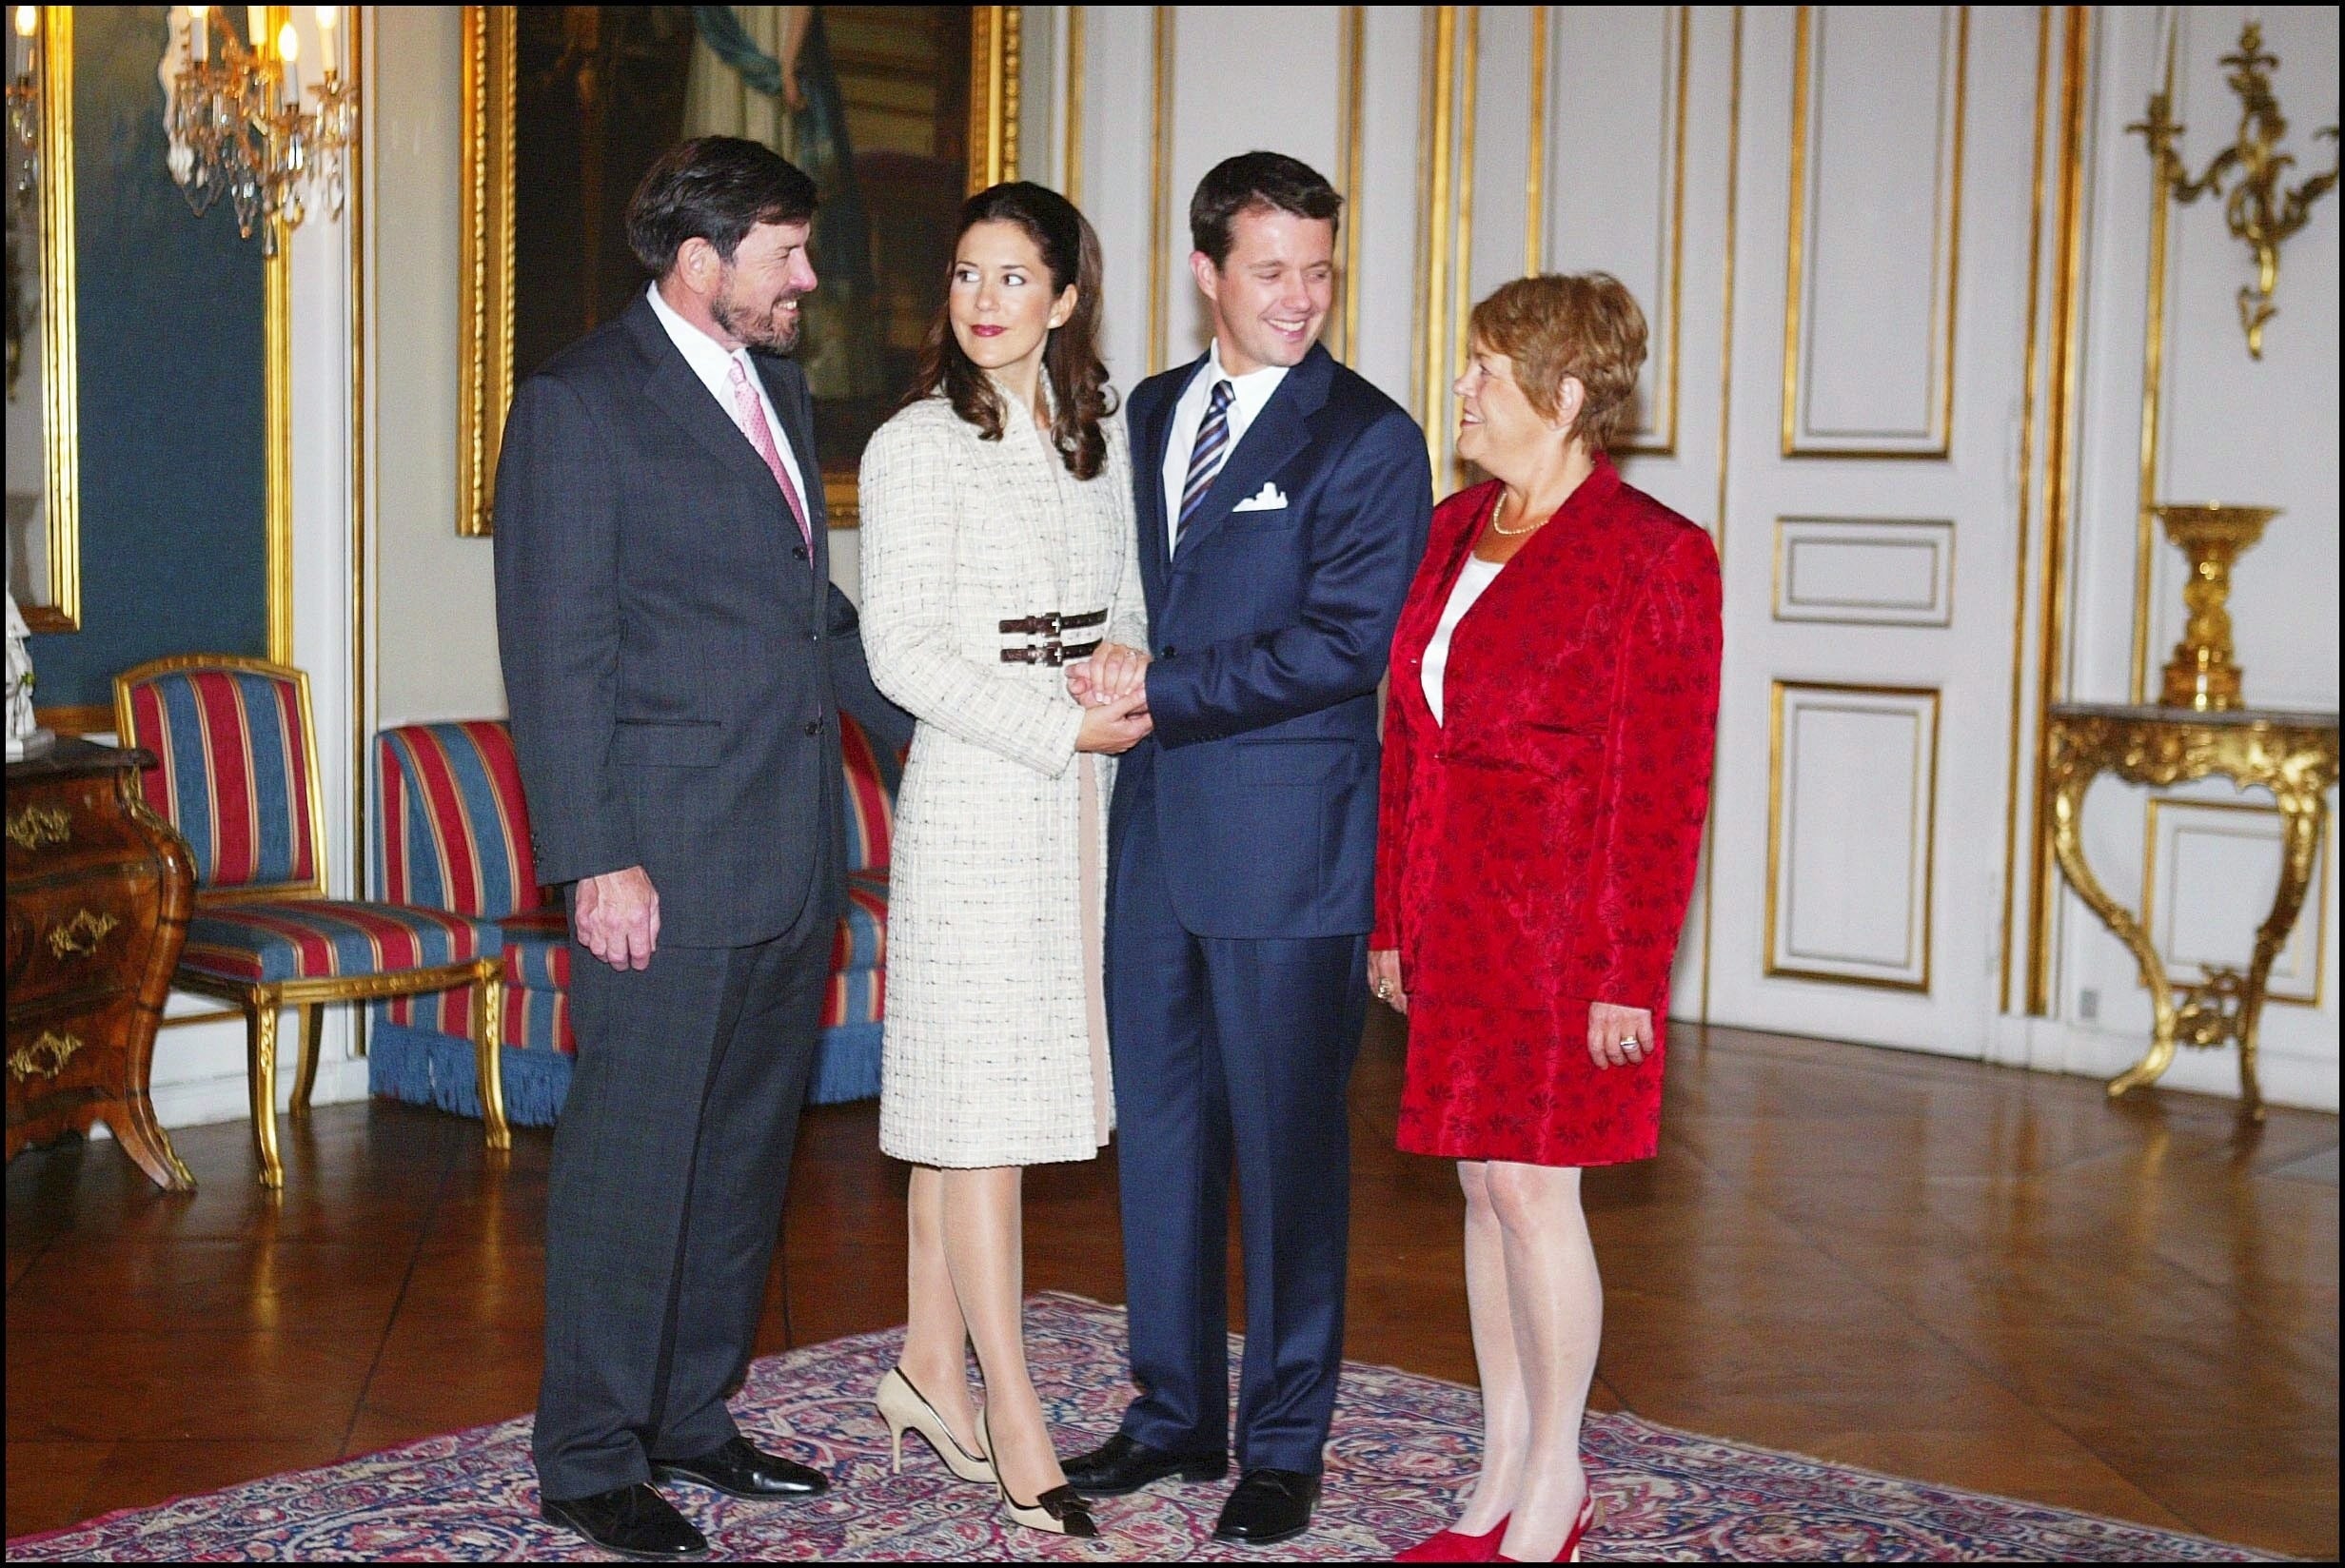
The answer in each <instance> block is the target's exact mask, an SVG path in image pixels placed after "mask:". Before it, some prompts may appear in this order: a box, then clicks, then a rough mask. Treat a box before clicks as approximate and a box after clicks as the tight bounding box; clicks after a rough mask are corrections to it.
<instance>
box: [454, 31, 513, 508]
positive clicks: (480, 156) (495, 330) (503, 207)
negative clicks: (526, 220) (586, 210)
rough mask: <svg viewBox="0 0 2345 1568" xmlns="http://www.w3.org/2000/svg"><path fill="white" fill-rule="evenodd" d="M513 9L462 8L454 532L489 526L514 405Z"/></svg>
mask: <svg viewBox="0 0 2345 1568" xmlns="http://www.w3.org/2000/svg"><path fill="white" fill-rule="evenodd" d="M518 17H519V12H517V11H516V10H514V8H513V7H511V6H466V7H465V8H464V35H463V36H464V46H463V47H464V89H463V113H464V184H463V197H464V202H463V206H464V212H463V225H462V234H461V240H460V246H461V249H462V251H463V255H462V257H461V259H460V263H459V266H458V276H459V277H460V278H462V279H463V309H462V310H461V311H460V312H459V313H458V316H457V337H458V343H457V349H456V373H457V378H458V384H457V391H456V531H457V532H458V533H459V534H464V535H470V536H484V535H486V534H487V533H489V531H490V521H491V517H490V513H491V508H492V506H493V505H494V503H495V500H496V498H495V496H494V494H493V491H494V487H495V484H496V477H497V451H498V448H499V446H500V445H501V444H502V442H503V440H504V414H505V409H506V408H507V407H509V406H510V405H511V403H512V402H513V136H514V124H513V120H514V116H513V102H514V80H513V75H514V71H513V63H514V55H515V51H516V45H515V39H516V31H517V28H518Z"/></svg>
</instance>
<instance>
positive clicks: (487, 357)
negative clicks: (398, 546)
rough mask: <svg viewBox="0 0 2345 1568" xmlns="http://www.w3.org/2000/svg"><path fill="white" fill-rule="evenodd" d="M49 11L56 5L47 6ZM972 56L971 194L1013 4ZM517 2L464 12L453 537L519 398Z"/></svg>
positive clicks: (1003, 78)
mask: <svg viewBox="0 0 2345 1568" xmlns="http://www.w3.org/2000/svg"><path fill="white" fill-rule="evenodd" d="M49 9H50V10H54V9H56V8H53V7H52V8H49ZM970 10H971V12H972V14H971V18H970V49H969V76H970V81H969V188H970V189H971V190H973V191H975V190H982V189H983V188H984V187H985V186H989V185H992V184H995V182H997V181H1001V180H1015V179H1016V178H1017V163H1018V159H1017V117H1018V55H1019V34H1020V23H1021V16H1020V12H1021V10H1022V8H1020V7H1017V6H973V7H971V8H970ZM518 31H519V28H518V23H517V18H516V15H515V9H514V8H513V7H511V6H466V7H464V8H463V53H464V91H463V114H464V119H463V125H464V165H463V182H462V186H461V194H462V214H461V219H460V223H459V230H460V233H461V235H462V248H463V254H462V258H461V263H460V265H459V268H458V276H459V279H460V282H461V298H460V300H459V303H458V310H457V331H458V345H457V348H458V353H457V366H458V370H457V374H458V377H459V378H460V379H459V384H458V387H457V403H456V423H457V445H456V486H457V495H456V531H457V533H459V534H461V535H466V536H471V537H476V538H477V537H483V536H486V535H488V534H489V533H490V532H491V531H492V530H491V516H490V514H491V508H492V504H493V501H494V491H495V488H496V478H497V450H498V443H499V442H500V441H501V440H502V437H503V433H504V417H505V410H506V409H507V407H508V406H510V404H511V403H512V401H513V254H514V244H513V212H514V203H513V163H514V159H513V147H514V134H515V128H516V127H515V124H514V118H515V116H514V99H515V91H514V88H515V82H514V61H515V57H516V41H517V37H518ZM823 501H824V504H825V506H826V507H827V509H828V511H829V513H830V523H831V526H832V527H833V528H852V527H854V526H855V524H856V521H857V505H856V486H855V480H854V479H853V478H851V477H843V478H842V477H838V476H826V477H825V478H824V480H823Z"/></svg>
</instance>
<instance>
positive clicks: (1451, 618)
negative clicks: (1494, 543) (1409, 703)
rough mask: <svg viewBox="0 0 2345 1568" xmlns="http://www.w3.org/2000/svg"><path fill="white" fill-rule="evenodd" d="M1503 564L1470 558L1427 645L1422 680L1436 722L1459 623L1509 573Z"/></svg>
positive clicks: (1458, 577)
mask: <svg viewBox="0 0 2345 1568" xmlns="http://www.w3.org/2000/svg"><path fill="white" fill-rule="evenodd" d="M1506 565H1507V563H1506V562H1505V561H1503V560H1484V559H1481V558H1480V557H1478V556H1468V557H1467V558H1466V566H1465V569H1464V570H1463V571H1461V572H1459V573H1458V575H1457V582H1456V584H1455V585H1454V586H1453V587H1451V588H1450V590H1449V602H1448V605H1446V606H1444V607H1443V609H1442V612H1441V623H1440V624H1439V625H1437V626H1435V627H1434V628H1433V640H1432V641H1431V642H1429V643H1427V644H1426V647H1425V665H1424V669H1423V673H1422V679H1423V680H1424V682H1425V703H1426V706H1427V707H1429V708H1430V709H1432V710H1433V722H1434V723H1436V724H1439V723H1440V722H1442V717H1441V685H1442V678H1443V677H1444V676H1447V675H1448V673H1449V637H1450V635H1451V634H1452V633H1454V632H1455V631H1456V630H1457V623H1458V622H1459V621H1461V620H1464V619H1465V618H1466V612H1467V611H1468V610H1470V609H1472V608H1473V607H1474V600H1476V599H1478V598H1481V597H1482V596H1483V594H1484V593H1485V592H1486V591H1487V590H1488V588H1489V586H1490V584H1491V583H1493V582H1496V581H1497V580H1498V574H1499V573H1500V572H1502V571H1504V570H1505V569H1506Z"/></svg>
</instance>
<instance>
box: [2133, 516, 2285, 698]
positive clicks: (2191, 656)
mask: <svg viewBox="0 0 2345 1568" xmlns="http://www.w3.org/2000/svg"><path fill="white" fill-rule="evenodd" d="M2279 511H2280V509H2279V508H2278V507H2276V506H2224V505H2222V504H2220V503H2218V502H2215V501H2206V502H2199V503H2193V504H2162V505H2160V506H2159V507H2158V520H2159V521H2160V522H2162V523H2163V524H2165V528H2166V537H2167V538H2168V539H2172V540H2174V542H2175V543H2176V544H2178V545H2179V546H2180V547H2181V550H2182V554H2184V555H2185V556H2188V557H2189V558H2190V580H2189V581H2187V582H2185V583H2184V584H2183V585H2182V603H2183V606H2184V607H2185V608H2186V609H2188V610H2189V611H2190V619H2189V620H2188V621H2187V622H2185V623H2184V625H2183V627H2182V640H2181V641H2179V642H2178V643H2176V644H2175V645H2174V657H2172V658H2171V659H2169V660H2167V661H2166V681H2165V686H2164V689H2163V690H2162V691H2161V692H2160V693H2159V694H2158V701H2159V702H2160V703H2161V704H2163V705H2164V706H2166V707H2169V708H2195V709H2197V710H2198V711H2199V712H2201V713H2206V712H2217V713H2219V712H2221V711H2222V710H2224V709H2227V708H2237V707H2238V706H2240V704H2241V702H2242V700H2243V699H2242V698H2241V696H2240V695H2239V667H2238V666H2237V664H2234V663H2233V662H2232V661H2231V611H2230V609H2229V607H2228V601H2229V600H2230V598H2231V563H2232V562H2233V561H2235V560H2237V559H2238V558H2239V552H2240V551H2242V550H2245V549H2246V548H2247V547H2248V546H2249V545H2252V544H2254V543H2255V542H2256V540H2257V539H2261V538H2262V537H2263V526H2264V524H2265V523H2267V522H2270V521H2271V520H2272V519H2274V518H2276V517H2277V516H2279Z"/></svg>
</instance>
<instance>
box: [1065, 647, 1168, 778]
mask: <svg viewBox="0 0 2345 1568" xmlns="http://www.w3.org/2000/svg"><path fill="white" fill-rule="evenodd" d="M1067 693H1068V695H1069V696H1072V697H1074V700H1075V701H1076V702H1077V703H1078V704H1080V705H1081V707H1082V709H1083V728H1082V730H1081V732H1080V733H1079V734H1078V735H1076V736H1075V741H1074V749H1075V750H1076V751H1078V752H1101V753H1105V754H1106V755H1110V756H1113V755H1118V754H1119V753H1123V752H1128V751H1130V750H1131V749H1132V748H1133V747H1134V746H1136V745H1138V744H1139V743H1140V741H1141V740H1143V739H1144V738H1146V736H1147V735H1148V733H1149V732H1150V731H1151V730H1153V729H1154V728H1155V721H1154V720H1153V719H1152V718H1150V717H1149V715H1148V656H1147V655H1146V654H1144V653H1141V652H1140V651H1139V650H1138V649H1136V648H1127V647H1125V646H1124V645H1123V644H1122V643H1120V642H1103V643H1101V644H1100V645H1099V646H1098V647H1097V648H1096V649H1094V651H1093V652H1092V655H1091V657H1089V658H1086V659H1084V660H1082V661H1081V662H1079V663H1075V664H1070V665H1068V666H1067Z"/></svg>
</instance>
